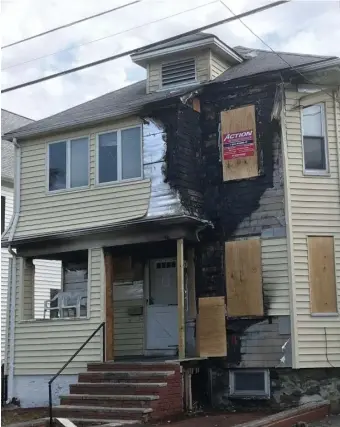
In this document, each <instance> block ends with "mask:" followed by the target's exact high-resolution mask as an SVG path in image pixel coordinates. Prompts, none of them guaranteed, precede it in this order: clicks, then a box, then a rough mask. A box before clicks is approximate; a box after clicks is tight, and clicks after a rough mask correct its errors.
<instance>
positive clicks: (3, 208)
mask: <svg viewBox="0 0 340 427" xmlns="http://www.w3.org/2000/svg"><path fill="white" fill-rule="evenodd" d="M5 219H6V197H5V196H1V234H2V233H3V232H4V231H5Z"/></svg>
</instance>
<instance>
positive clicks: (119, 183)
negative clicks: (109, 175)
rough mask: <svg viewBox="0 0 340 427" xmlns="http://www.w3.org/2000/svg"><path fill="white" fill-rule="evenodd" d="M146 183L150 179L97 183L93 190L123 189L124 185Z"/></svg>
mask: <svg viewBox="0 0 340 427" xmlns="http://www.w3.org/2000/svg"><path fill="white" fill-rule="evenodd" d="M147 181H150V179H149V178H131V179H124V181H110V182H97V183H96V184H95V188H102V187H104V188H106V187H123V186H125V185H130V184H141V183H143V182H147Z"/></svg>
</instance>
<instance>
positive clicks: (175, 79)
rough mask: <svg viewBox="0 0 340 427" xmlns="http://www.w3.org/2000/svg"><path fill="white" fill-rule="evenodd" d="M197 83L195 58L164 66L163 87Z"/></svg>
mask: <svg viewBox="0 0 340 427" xmlns="http://www.w3.org/2000/svg"><path fill="white" fill-rule="evenodd" d="M194 82H196V61H195V58H189V59H182V60H180V61H172V62H167V63H164V64H162V86H163V87H168V86H177V85H184V84H186V83H194Z"/></svg>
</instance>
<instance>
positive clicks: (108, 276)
mask: <svg viewBox="0 0 340 427" xmlns="http://www.w3.org/2000/svg"><path fill="white" fill-rule="evenodd" d="M113 268H114V266H113V257H112V255H111V254H106V255H105V307H106V316H105V335H106V336H105V349H106V355H105V360H113V358H114V342H113V334H114V330H113V323H114V317H113V316H114V312H113Z"/></svg>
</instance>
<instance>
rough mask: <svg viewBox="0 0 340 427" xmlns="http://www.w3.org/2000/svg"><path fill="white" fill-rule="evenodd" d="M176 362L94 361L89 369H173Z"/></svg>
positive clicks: (89, 365) (90, 370)
mask: <svg viewBox="0 0 340 427" xmlns="http://www.w3.org/2000/svg"><path fill="white" fill-rule="evenodd" d="M176 367H178V363H176V362H94V363H88V365H87V370H88V371H89V372H92V371H102V372H107V371H125V372H126V371H173V370H174V369H175V368H176Z"/></svg>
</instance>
